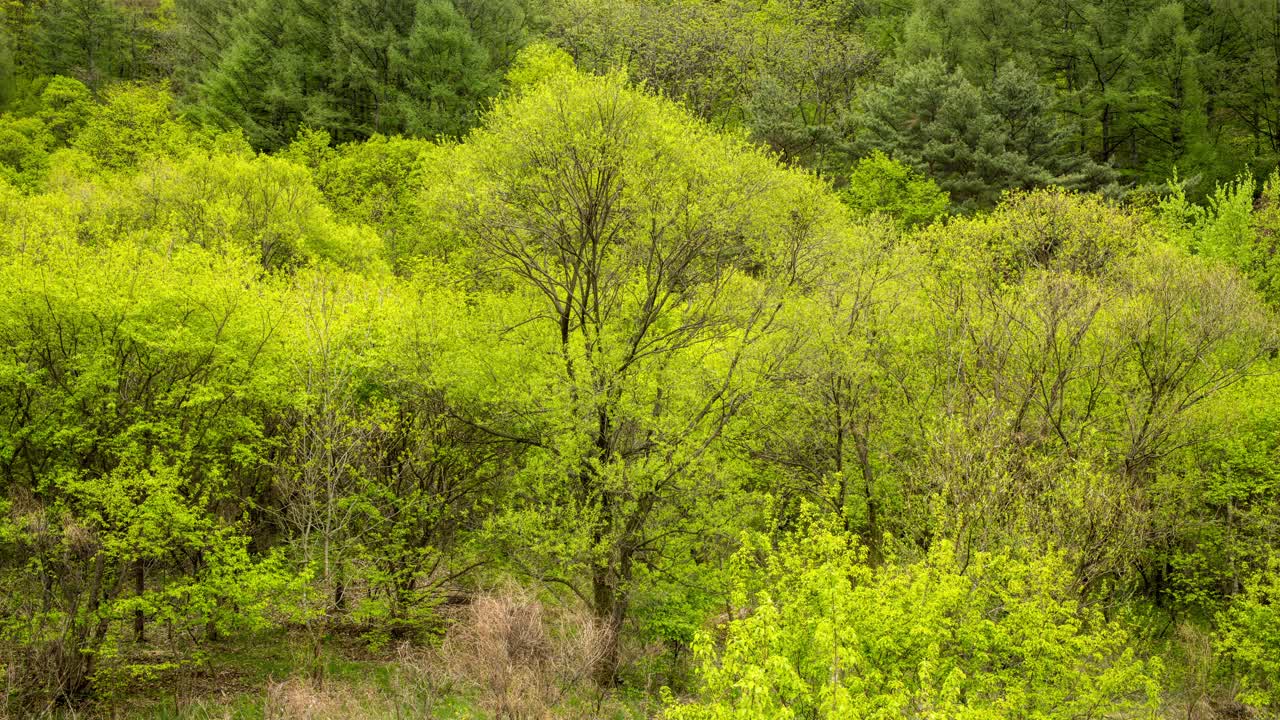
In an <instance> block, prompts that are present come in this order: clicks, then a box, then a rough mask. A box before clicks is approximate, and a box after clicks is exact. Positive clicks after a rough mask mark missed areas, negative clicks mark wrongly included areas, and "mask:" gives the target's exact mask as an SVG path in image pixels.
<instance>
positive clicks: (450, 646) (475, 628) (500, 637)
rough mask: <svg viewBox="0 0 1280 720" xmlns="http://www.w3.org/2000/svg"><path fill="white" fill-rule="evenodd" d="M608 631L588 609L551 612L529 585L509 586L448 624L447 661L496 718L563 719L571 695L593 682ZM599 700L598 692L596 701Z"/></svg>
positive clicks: (444, 650)
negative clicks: (565, 704) (592, 676)
mask: <svg viewBox="0 0 1280 720" xmlns="http://www.w3.org/2000/svg"><path fill="white" fill-rule="evenodd" d="M604 648H605V633H604V632H603V631H602V630H601V629H600V628H599V627H598V625H597V623H596V621H595V619H594V618H593V617H592V616H591V615H590V614H589V613H587V612H585V611H581V610H578V611H573V610H561V611H559V612H555V613H552V612H549V611H548V609H547V607H546V606H545V605H543V603H542V602H540V601H539V600H538V599H537V598H536V597H535V596H534V595H533V594H532V593H530V592H529V591H528V590H526V589H524V588H520V587H516V586H508V587H506V588H503V589H502V590H500V591H496V592H491V593H486V594H484V595H481V596H479V597H477V598H475V599H474V601H473V602H472V603H471V605H470V607H469V608H468V609H467V611H466V612H465V613H464V615H463V616H462V617H461V618H460V619H459V620H458V622H457V623H455V624H454V626H453V627H452V628H451V629H450V630H449V633H448V635H447V636H446V639H445V642H444V646H443V647H442V649H441V656H442V658H441V659H442V661H443V666H444V667H445V668H447V669H448V671H449V672H450V673H451V674H452V676H453V677H455V678H456V679H457V680H458V681H459V682H460V683H467V684H471V685H473V686H475V687H476V688H477V690H478V697H477V700H478V703H479V704H480V706H481V708H482V709H484V710H485V711H486V712H487V713H489V714H491V715H492V716H493V717H494V718H496V719H499V720H503V719H508V718H509V719H511V720H517V719H519V720H526V719H527V720H533V719H538V718H550V717H564V716H565V715H564V713H565V710H564V708H562V707H560V706H562V705H563V703H564V701H565V700H566V698H567V697H568V695H569V694H570V693H571V692H573V691H575V690H577V691H582V690H584V689H587V688H591V687H592V683H591V680H590V677H591V669H592V667H593V666H594V665H595V663H596V661H597V660H598V659H599V658H600V657H601V655H602V653H603V652H604ZM598 704H599V698H597V707H598Z"/></svg>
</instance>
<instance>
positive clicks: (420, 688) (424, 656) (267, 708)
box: [0, 631, 657, 720]
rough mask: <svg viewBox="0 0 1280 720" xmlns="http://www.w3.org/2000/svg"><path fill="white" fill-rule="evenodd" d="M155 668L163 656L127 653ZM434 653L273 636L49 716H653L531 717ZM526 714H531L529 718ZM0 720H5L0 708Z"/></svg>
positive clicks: (627, 705)
mask: <svg viewBox="0 0 1280 720" xmlns="http://www.w3.org/2000/svg"><path fill="white" fill-rule="evenodd" d="M131 654H132V655H133V656H134V658H135V659H137V660H141V659H143V658H148V659H149V660H150V661H152V662H153V663H155V664H156V666H157V667H163V666H164V664H165V661H166V658H165V651H164V650H163V648H160V647H155V646H148V645H144V646H142V647H141V648H137V647H136V646H135V649H133V650H132V653H131ZM447 665H448V661H447V660H446V659H444V658H442V657H441V656H440V655H439V654H437V653H436V652H434V651H432V650H424V649H420V648H413V649H411V648H408V647H399V648H390V649H385V650H382V651H373V650H370V649H369V647H368V645H367V644H366V643H364V642H363V641H362V640H361V639H360V638H359V637H356V636H354V635H353V636H342V635H330V636H328V637H326V638H325V639H324V641H323V643H322V644H321V645H320V652H319V653H318V655H317V653H316V651H315V646H314V644H313V643H312V642H311V640H310V638H308V637H307V636H306V635H305V634H304V633H301V632H284V631H275V632H270V633H261V634H258V635H255V636H252V637H250V638H242V639H236V640H227V641H223V642H218V643H214V644H212V645H211V646H210V649H209V651H208V652H207V653H206V654H205V655H204V656H203V657H201V658H199V659H198V661H196V662H190V661H189V662H187V663H184V664H182V665H180V666H178V667H173V668H166V669H161V670H159V671H157V672H154V673H150V674H147V675H143V676H140V677H138V678H133V679H131V680H129V681H127V682H123V683H121V685H120V686H119V688H118V690H117V691H116V693H115V695H116V698H115V699H102V700H97V701H95V702H93V703H91V704H86V705H82V706H78V707H74V708H68V707H57V708H48V709H46V710H45V711H44V712H42V713H38V714H37V717H42V718H51V719H54V718H56V719H57V720H106V719H110V720H124V719H129V720H133V719H135V718H136V719H138V720H284V719H286V718H287V719H288V720H384V719H385V720H408V719H409V718H414V719H419V718H421V719H426V718H433V719H439V720H464V719H472V718H476V719H479V718H490V717H495V716H499V717H501V716H506V715H508V714H510V713H516V714H517V716H520V717H526V716H528V717H558V718H616V719H617V720H624V719H625V720H630V719H632V718H637V719H638V718H644V717H649V716H651V715H652V714H653V712H654V711H656V709H657V707H656V706H653V707H650V706H652V705H654V704H653V701H652V699H649V700H647V701H646V700H645V699H642V698H641V697H639V696H638V695H637V696H632V697H621V696H618V695H607V696H605V695H601V694H600V693H599V692H597V691H594V690H592V691H586V690H583V691H582V692H581V693H575V692H572V691H571V692H569V693H566V694H564V695H562V696H560V697H559V698H558V699H557V701H556V702H554V703H552V704H548V703H545V702H542V703H540V704H541V705H543V707H531V706H530V701H531V698H529V697H527V695H528V694H529V693H526V692H524V691H523V690H522V688H520V687H518V686H516V685H513V684H509V685H508V686H507V687H505V688H501V687H500V688H498V692H496V693H495V692H493V690H492V689H490V690H488V691H484V690H480V689H479V688H478V687H477V686H475V685H472V684H469V683H465V682H460V681H459V680H458V679H457V678H456V677H453V676H452V673H451V672H450V670H449V668H448V667H447ZM529 711H533V713H534V714H532V715H530V714H528V713H529ZM0 720H9V718H8V716H6V715H5V714H4V708H3V707H2V706H0Z"/></svg>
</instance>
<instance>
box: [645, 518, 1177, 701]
mask: <svg viewBox="0 0 1280 720" xmlns="http://www.w3.org/2000/svg"><path fill="white" fill-rule="evenodd" d="M865 559H866V551H865V549H863V548H861V547H859V545H858V543H857V542H856V541H855V540H853V539H851V538H850V537H849V536H848V535H846V534H843V533H841V532H839V531H837V530H836V529H835V528H834V527H832V526H831V525H829V524H824V523H822V522H812V523H811V524H808V525H802V526H801V528H800V529H799V530H798V531H797V532H796V533H795V534H790V535H787V536H786V537H784V538H783V539H782V540H781V541H780V542H779V544H778V546H777V548H776V549H771V543H770V542H769V540H768V539H767V538H763V537H762V538H758V539H754V540H752V539H748V540H746V541H745V542H744V547H743V549H742V550H740V551H739V553H738V554H737V555H736V556H735V559H734V566H735V569H736V570H735V573H734V587H735V589H734V594H733V605H732V607H731V617H732V618H733V619H731V620H729V622H728V623H727V624H726V625H724V626H722V630H723V632H724V640H723V646H722V647H718V646H717V643H715V642H714V641H713V638H712V636H711V635H709V634H705V633H704V634H702V635H701V636H700V637H699V639H698V641H697V642H696V644H695V649H696V652H697V654H698V656H699V658H700V660H701V663H702V667H701V672H700V681H701V682H700V686H699V690H698V693H697V699H696V700H694V701H693V702H689V703H673V704H671V705H670V706H669V707H668V709H667V713H666V717H670V718H761V719H762V720H763V719H764V718H784V717H819V718H842V717H886V718H887V717H898V716H900V715H901V714H903V713H924V714H933V713H937V714H939V715H945V716H947V717H975V718H976V717H982V718H1001V717H1045V718H1073V717H1079V716H1080V715H1081V714H1088V713H1092V712H1094V711H1095V709H1096V708H1099V707H1107V708H1108V712H1109V713H1121V714H1123V713H1126V712H1133V711H1137V710H1141V709H1143V708H1147V709H1149V710H1154V709H1155V707H1156V706H1157V705H1158V703H1159V693H1160V684H1159V677H1160V670H1161V665H1160V662H1159V660H1154V659H1153V660H1149V661H1145V660H1143V659H1140V658H1138V657H1136V656H1135V655H1134V653H1133V651H1132V649H1131V648H1129V647H1128V637H1127V635H1126V633H1125V632H1124V630H1123V629H1121V627H1120V626H1119V625H1117V624H1116V623H1112V622H1107V621H1106V620H1105V619H1104V618H1103V616H1102V614H1101V613H1100V612H1098V611H1097V610H1094V609H1090V608H1088V607H1087V606H1084V605H1082V604H1080V603H1079V601H1078V600H1076V599H1074V596H1073V592H1072V589H1071V587H1070V583H1069V582H1064V577H1065V575H1066V572H1065V571H1066V570H1067V568H1066V565H1065V563H1064V561H1063V559H1062V558H1061V556H1059V555H1057V554H1055V553H1053V552H1048V553H1043V554H1037V555H1036V556H1034V557H1023V556H1008V555H1000V554H997V555H989V554H985V553H978V554H976V555H971V556H969V557H968V558H967V559H966V560H964V561H963V562H961V561H959V560H958V559H957V558H956V556H955V550H954V548H953V547H952V546H951V545H949V544H947V543H940V544H938V545H937V546H935V547H934V548H932V549H931V550H930V552H929V554H928V556H927V558H925V559H922V560H920V561H917V562H914V563H903V564H901V565H896V564H895V565H889V566H884V567H879V568H873V567H871V566H868V565H867V564H866V561H865Z"/></svg>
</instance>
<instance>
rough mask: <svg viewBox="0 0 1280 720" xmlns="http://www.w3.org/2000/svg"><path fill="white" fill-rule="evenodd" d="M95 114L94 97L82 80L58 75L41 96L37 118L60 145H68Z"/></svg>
mask: <svg viewBox="0 0 1280 720" xmlns="http://www.w3.org/2000/svg"><path fill="white" fill-rule="evenodd" d="M93 114H94V103H93V96H92V95H91V94H90V92H89V88H87V87H85V85H84V83H82V82H80V81H79V80H73V79H72V78H67V77H62V76H61V75H59V76H56V77H54V78H53V79H51V80H50V81H49V84H48V85H46V86H45V88H44V91H43V92H41V93H40V110H39V112H38V113H37V117H39V118H40V120H41V121H43V122H44V124H45V126H46V127H48V128H49V132H50V133H51V134H52V135H53V137H54V140H55V141H57V143H58V144H60V145H67V144H69V143H70V142H71V139H72V138H73V137H75V136H76V135H77V134H78V133H79V132H80V130H81V129H82V128H83V127H84V126H85V124H86V123H87V122H89V119H90V118H91V117H93Z"/></svg>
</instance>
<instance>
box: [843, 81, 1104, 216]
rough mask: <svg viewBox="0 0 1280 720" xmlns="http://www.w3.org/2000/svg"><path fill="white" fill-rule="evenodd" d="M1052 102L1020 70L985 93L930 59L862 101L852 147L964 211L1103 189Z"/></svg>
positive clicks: (1096, 171)
mask: <svg viewBox="0 0 1280 720" xmlns="http://www.w3.org/2000/svg"><path fill="white" fill-rule="evenodd" d="M1048 102H1049V97H1048V94H1047V91H1046V90H1045V89H1044V88H1041V87H1040V86H1039V85H1038V84H1037V83H1036V81H1035V78H1034V77H1032V76H1031V75H1030V74H1028V73H1026V72H1023V71H1022V70H1020V69H1019V68H1017V67H1016V66H1013V65H1006V66H1003V67H1002V68H1001V70H1000V72H999V74H998V75H997V77H996V78H995V81H994V82H993V83H992V85H991V87H990V88H989V89H988V90H987V91H986V92H985V93H984V92H983V91H982V90H980V89H979V88H977V87H976V86H974V85H973V84H972V83H970V82H969V81H968V80H967V79H965V78H964V77H963V76H962V75H961V74H959V73H958V72H955V71H951V70H948V69H947V67H946V66H945V65H944V64H943V63H942V62H941V61H940V60H936V59H928V60H924V61H922V62H920V63H918V64H916V65H912V66H909V67H906V68H903V69H902V70H901V71H900V72H898V73H897V74H895V75H894V77H893V80H892V82H891V83H890V84H888V85H883V86H880V87H878V88H874V89H872V90H871V91H869V92H868V93H867V94H866V95H864V96H863V99H862V106H861V108H860V110H859V113H858V115H857V117H856V119H855V121H854V141H855V144H856V147H858V148H859V149H860V150H861V151H862V152H870V151H872V150H879V151H881V152H883V153H885V154H886V155H888V156H889V157H891V158H893V159H895V160H898V161H900V162H902V163H904V164H906V165H908V166H909V167H911V168H913V169H914V170H916V171H918V172H920V173H923V174H925V175H927V176H929V177H931V178H934V179H936V180H937V181H938V183H939V185H941V186H942V188H943V189H944V190H947V191H948V192H949V193H950V194H951V198H952V201H953V202H955V203H956V204H957V205H959V206H961V207H981V206H989V205H991V204H993V203H994V202H995V201H996V199H997V198H998V197H999V194H1000V193H1001V192H1003V191H1004V190H1009V189H1015V188H1023V189H1029V188H1034V187H1039V186H1043V185H1060V186H1064V187H1068V188H1081V187H1098V186H1100V185H1102V184H1104V183H1105V182H1106V181H1107V179H1108V177H1107V173H1106V171H1105V170H1104V169H1103V168H1101V167H1099V166H1097V165H1094V164H1093V163H1091V162H1089V161H1088V159H1087V158H1084V157H1082V156H1080V155H1077V154H1073V153H1072V152H1070V151H1069V150H1067V148H1066V147H1065V141H1066V138H1067V133H1066V132H1065V131H1064V130H1063V129H1061V128H1059V127H1058V126H1057V125H1056V124H1055V123H1054V122H1053V120H1052V119H1051V117H1049V116H1048V115H1047V110H1048Z"/></svg>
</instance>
